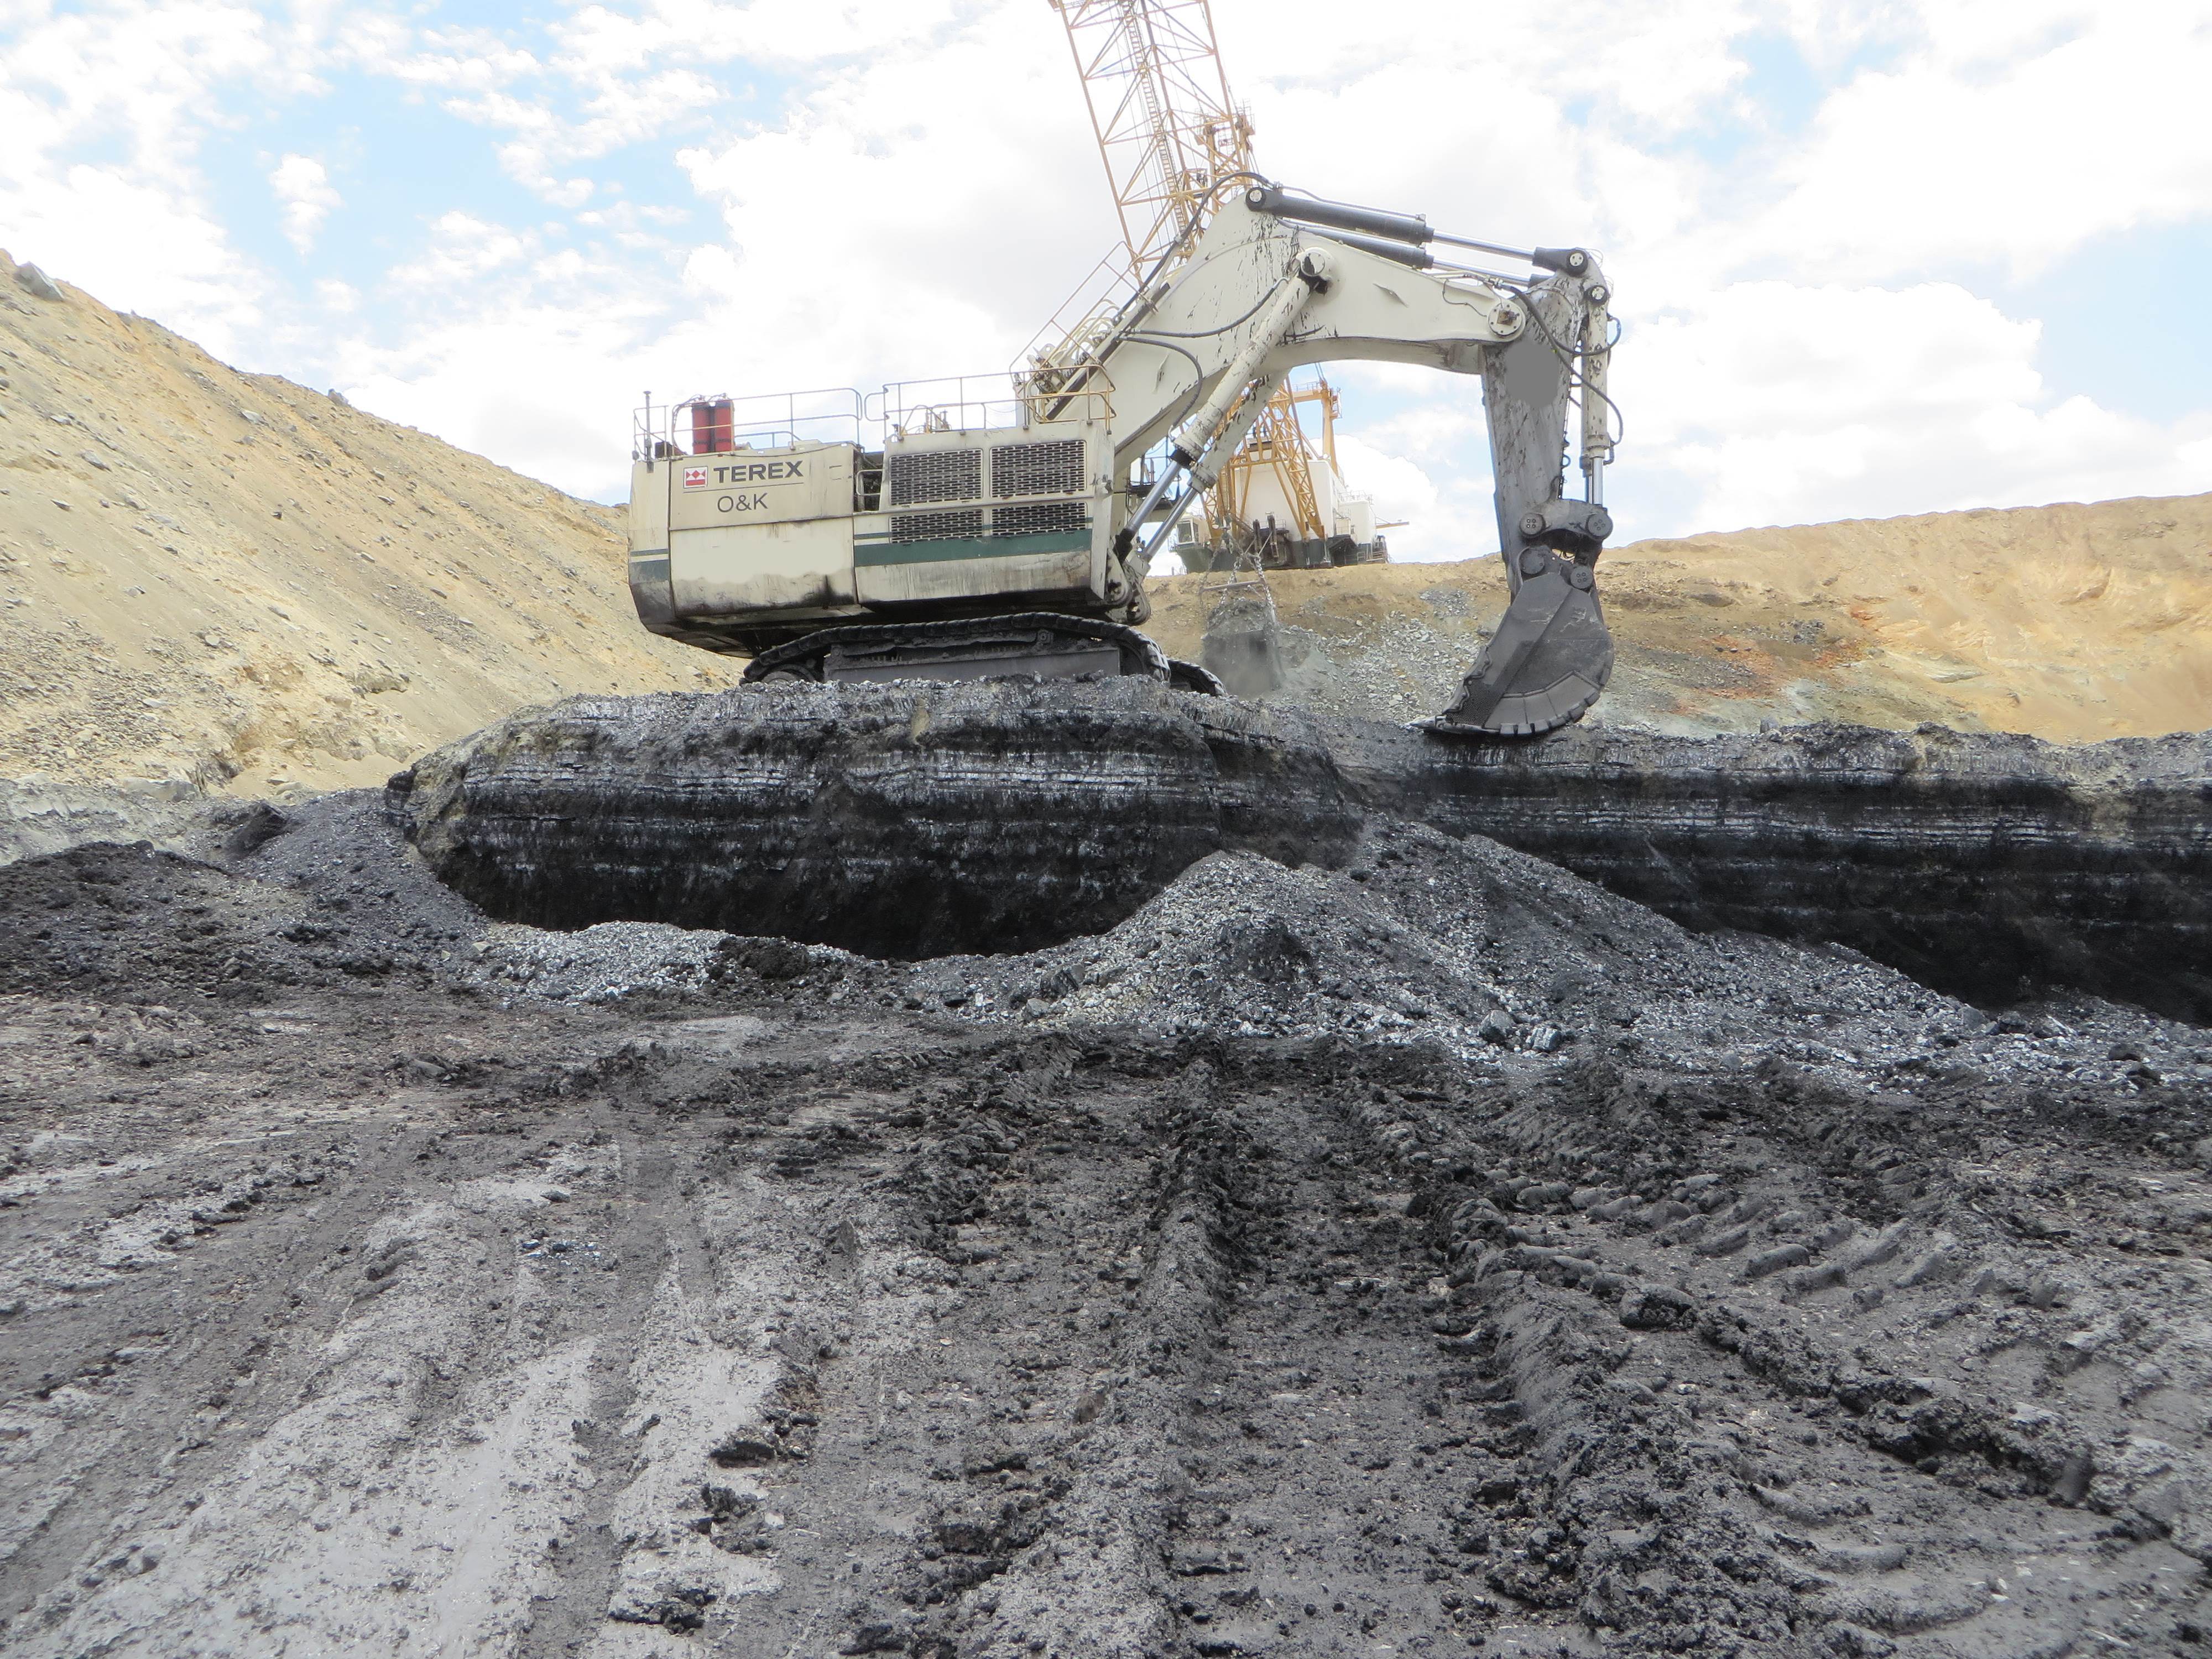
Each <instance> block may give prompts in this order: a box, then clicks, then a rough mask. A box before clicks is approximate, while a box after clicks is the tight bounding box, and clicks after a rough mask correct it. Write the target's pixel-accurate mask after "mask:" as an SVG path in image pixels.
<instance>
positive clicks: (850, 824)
mask: <svg viewBox="0 0 2212 1659" xmlns="http://www.w3.org/2000/svg"><path fill="white" fill-rule="evenodd" d="M387 802H388V804H389V806H390V808H391V810H392V811H394V812H395V814H397V815H398V817H399V818H400V819H401V821H402V822H403V823H404V824H405V825H406V827H407V829H408V830H409V832H410V834H411V835H412V836H413V837H414V838H415V841H416V845H417V846H418V847H419V848H421V850H422V853H423V854H424V856H425V857H427V858H428V860H429V861H430V864H431V866H432V867H433V868H435V870H436V871H437V872H438V873H439V875H440V876H441V878H443V879H444V880H445V881H446V882H447V884H449V885H451V886H453V887H454V888H456V889H458V890H459V891H461V892H462V893H464V894H465V895H466V896H468V897H469V898H471V899H472V900H474V901H475V902H477V904H479V905H480V906H482V907H483V908H484V909H485V910H487V911H489V913H491V914H492V915H496V916H500V917H502V918H505V919H507V920H510V921H526V922H530V923H532V924H535V925H537V926H539V927H584V926H587V925H589V924H591V923H593V922H599V921H615V920H628V921H665V922H674V923H677V924H679V925H681V926H684V927H717V928H723V929H726V930H727V931H729V932H732V933H754V934H775V935H781V936H782V937H786V938H791V939H805V940H807V941H809V942H811V943H815V944H823V945H842V946H844V947H845V948H847V949H848V950H854V951H865V952H867V953H868V954H871V955H874V956H884V957H919V956H933V955H939V954H945V953H949V952H953V951H1012V950H1027V949H1031V948H1034V947H1036V946H1039V945H1048V944H1054V943H1057V942H1059V941H1060V940H1062V939H1068V938H1071V937H1073V936H1074V935H1076V934H1079V933H1097V932H1100V931H1103V929H1105V928H1108V927H1112V926H1113V925H1114V924H1115V923H1116V922H1118V921H1121V920H1122V918H1123V917H1125V916H1127V915H1129V913H1130V912H1132V911H1133V910H1134V909H1135V908H1137V907H1138V906H1139V905H1140V904H1142V903H1143V902H1145V901H1146V899H1148V898H1150V897H1152V895H1153V894H1155V893H1157V892H1158V890H1160V889H1161V888H1162V887H1164V886H1165V885H1166V884H1168V883H1169V882H1170V881H1172V880H1173V879H1174V878H1176V875H1177V874H1179V873H1180V872H1182V871H1183V870H1184V869H1186V868H1187V867H1188V866H1190V865H1192V864H1194V863H1195V862H1196V861H1197V860H1200V859H1201V858H1203V857H1205V856H1206V854H1209V853H1212V852H1218V851H1220V850H1222V849H1224V848H1242V849H1245V850H1249V851H1253V852H1258V853H1263V854H1267V855H1268V856H1269V857H1272V858H1274V859H1277V860H1281V861H1284V862H1287V863H1291V864H1297V863H1299V862H1301V861H1305V860H1311V861H1316V862H1321V863H1329V862H1334V861H1339V860H1341V859H1342V858H1343V857H1344V856H1345V855H1346V853H1347V852H1348V849H1349V848H1350V847H1351V845H1352V841H1353V840H1354V838H1355V837H1356V836H1357V834H1358V825H1359V821H1360V817H1361V813H1360V809H1359V807H1358V803H1357V802H1356V801H1354V800H1353V799H1352V797H1351V795H1350V793H1349V792H1348V791H1347V790H1346V787H1345V785H1344V782H1343V781H1342V779H1341V777H1340V775H1339V774H1338V772H1337V770H1336V768H1335V765H1334V763H1333V762H1332V761H1331V759H1330V757H1329V756H1328V750H1327V749H1326V747H1325V746H1324V744H1323V743H1322V739H1321V738H1320V735H1319V732H1318V730H1317V728H1316V726H1314V724H1313V723H1312V721H1311V720H1309V719H1308V718H1307V717H1306V716H1305V715H1304V714H1301V713H1299V712H1297V711H1296V710H1289V711H1285V710H1273V709H1265V708H1256V707H1255V706H1252V705H1250V704H1245V703H1238V702H1232V701H1231V700H1229V699H1227V698H1218V697H1202V696H1186V695H1182V694H1179V693H1175V692H1170V691H1168V690H1165V689H1164V688H1163V687H1160V686H1157V685H1153V684H1150V683H1148V682H1140V681H1136V680H1122V681H1114V682H1108V683H1105V684H1097V685H1088V686H1082V687H1078V688H1074V689H1073V690H1071V689H1070V688H1069V687H1068V686H1067V685H1066V684H1065V683H1061V684H1045V685H1042V686H1040V685H1035V684H1030V685H1024V684H1018V683H1015V682H1006V681H1002V682H998V683H995V684H981V685H953V684H915V683H906V684H894V685H882V686H844V687H819V686H806V685H779V686H768V687H762V688H758V689H754V690H744V691H732V692H724V693H719V694H713V695H698V696H678V695H667V696H651V697H576V698H571V699H569V700H568V701H567V702H562V703H560V704H557V705H556V706H554V707H552V708H544V709H535V710H526V711H525V712H523V713H522V714H517V715H515V716H513V718H511V719H508V720H504V721H501V723H500V724H498V725H496V726H490V727H489V728H487V729H486V730H484V731H483V732H478V733H477V734H476V735H475V736H474V737H472V738H465V739H464V740H462V741H461V742H459V743H458V744H451V745H449V746H447V748H444V749H441V750H437V751H436V752H435V753H434V754H432V755H430V756H428V757H425V758H424V759H423V760H422V761H420V762H418V763H416V765H415V766H414V767H413V768H412V769H410V770H409V771H407V772H404V773H401V774H400V775H398V777H396V778H395V779H393V780H392V784H391V786H390V787H389V789H388V791H387Z"/></svg>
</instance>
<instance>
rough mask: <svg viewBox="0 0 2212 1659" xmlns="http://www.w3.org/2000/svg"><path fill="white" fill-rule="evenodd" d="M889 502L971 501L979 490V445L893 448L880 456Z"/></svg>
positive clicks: (901, 504) (896, 504)
mask: <svg viewBox="0 0 2212 1659" xmlns="http://www.w3.org/2000/svg"><path fill="white" fill-rule="evenodd" d="M884 483H885V484H886V486H887V487H888V490H889V494H890V502H889V505H890V506H892V507H912V506H915V505H916V504H917V503H919V502H922V501H975V500H976V499H977V498H978V497H979V496H981V495H982V493H983V452H982V451H981V450H980V449H917V450H902V449H894V450H892V451H891V452H890V453H889V454H888V455H886V456H884Z"/></svg>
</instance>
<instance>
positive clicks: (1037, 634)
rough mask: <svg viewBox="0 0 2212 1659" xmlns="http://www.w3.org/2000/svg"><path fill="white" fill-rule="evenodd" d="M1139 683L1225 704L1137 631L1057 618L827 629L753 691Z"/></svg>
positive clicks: (756, 674)
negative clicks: (906, 683)
mask: <svg viewBox="0 0 2212 1659" xmlns="http://www.w3.org/2000/svg"><path fill="white" fill-rule="evenodd" d="M1092 674H1103V675H1133V676H1135V677H1137V678H1142V679H1150V680H1155V681H1158V682H1161V683H1163V684H1168V685H1172V686H1174V687H1176V689H1177V690H1186V691H1201V692H1209V693H1212V694H1213V695H1215V696H1218V695H1220V692H1221V682H1220V681H1219V680H1218V679H1216V678H1214V677H1213V676H1212V674H1211V673H1209V672H1207V671H1206V670H1205V669H1203V668H1201V667H1200V666H1198V665H1196V664H1195V663H1186V662H1177V661H1175V660H1173V659H1170V658H1169V657H1168V656H1167V654H1166V653H1164V652H1163V651H1162V650H1161V649H1160V647H1158V645H1157V644H1156V643H1154V642H1153V641H1152V640H1151V639H1150V638H1148V637H1147V636H1146V635H1143V634H1141V633H1139V632H1138V630H1137V629H1133V628H1128V627H1125V626H1124V625H1122V624H1121V623H1110V622H1104V621H1101V620H1099V619H1097V618H1096V617H1069V616H1063V615H1061V614H1060V613H1058V612H1056V611H1024V612H1021V613H1019V614H1017V615H1014V616H1011V617H963V618H959V619H957V620H955V621H951V622H933V623H858V624H854V625H853V626H850V627H845V628H825V629H821V630H820V631H818V632H817V633H813V634H809V635H806V636H805V638H804V639H799V640H793V641H791V642H790V643H789V644H787V645H780V646H777V647H775V648H774V649H772V650H768V651H763V652H762V653H760V655H758V656H757V657H755V658H754V659H752V662H751V663H750V665H748V666H747V668H746V669H745V675H744V677H745V679H746V681H747V683H748V684H762V683H764V682H769V681H777V680H803V681H813V682H817V683H821V682H825V681H826V682H829V683H831V684H854V683H866V682H873V681H880V680H905V679H930V680H980V679H992V678H1000V677H1002V676H1008V675H1026V676H1031V677H1034V678H1042V679H1073V678H1080V677H1083V676H1086V675H1092Z"/></svg>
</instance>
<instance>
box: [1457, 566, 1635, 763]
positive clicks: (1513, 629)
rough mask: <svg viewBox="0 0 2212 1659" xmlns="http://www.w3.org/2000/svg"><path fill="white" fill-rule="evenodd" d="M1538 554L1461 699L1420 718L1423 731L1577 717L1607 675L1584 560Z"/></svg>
mask: <svg viewBox="0 0 2212 1659" xmlns="http://www.w3.org/2000/svg"><path fill="white" fill-rule="evenodd" d="M1532 551H1534V550H1532ZM1540 556H1542V557H1543V558H1544V565H1543V568H1541V570H1540V571H1539V572H1538V573H1537V574H1534V575H1527V576H1523V577H1522V579H1521V585H1520V587H1519V589H1518V590H1517V591H1516V592H1515V593H1514V595H1513V599H1512V603H1511V604H1510V605H1507V606H1506V607H1505V615H1504V617H1503V618H1501V619H1500V620H1499V622H1498V631H1497V632H1496V633H1494V634H1492V635H1491V636H1490V640H1489V641H1488V643H1487V644H1486V645H1485V646H1484V647H1483V650H1482V654H1481V656H1480V657H1478V658H1477V659H1475V664H1474V672H1473V673H1471V674H1469V675H1468V677H1467V679H1466V681H1465V682H1464V684H1462V686H1461V688H1460V695H1459V700H1458V701H1457V702H1455V703H1453V704H1452V706H1451V707H1450V708H1447V709H1446V710H1444V712H1443V714H1439V715H1438V716H1437V718H1436V719H1434V720H1427V721H1425V722H1423V724H1424V726H1425V729H1426V730H1428V731H1431V732H1437V733H1438V734H1440V735H1443V736H1446V737H1470V738H1484V737H1492V738H1534V737H1541V736H1542V735H1543V734H1544V733H1545V732H1554V731H1557V730H1558V729H1559V727H1560V726H1565V725H1567V724H1569V723H1570V722H1571V721H1574V720H1580V719H1581V718H1582V717H1583V713H1584V711H1586V710H1587V709H1588V708H1589V706H1590V705H1591V704H1592V703H1594V702H1596V701H1597V695H1598V693H1599V692H1601V691H1602V690H1605V683H1606V681H1607V679H1609V678H1612V675H1613V635H1611V634H1610V633H1608V632H1607V630H1606V626H1605V613H1604V612H1603V611H1601V610H1600V609H1599V608H1598V602H1597V586H1596V583H1595V580H1594V578H1593V574H1592V572H1591V570H1590V567H1589V566H1588V565H1586V564H1577V563H1570V562H1568V561H1566V560H1565V559H1560V558H1555V557H1551V556H1547V555H1540ZM1531 562H1534V561H1533V560H1532V561H1531Z"/></svg>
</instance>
